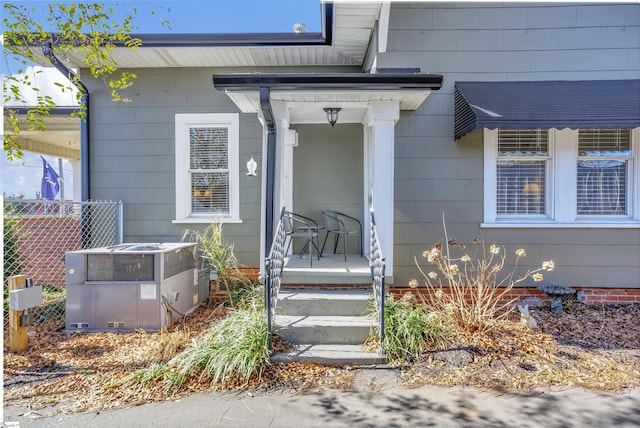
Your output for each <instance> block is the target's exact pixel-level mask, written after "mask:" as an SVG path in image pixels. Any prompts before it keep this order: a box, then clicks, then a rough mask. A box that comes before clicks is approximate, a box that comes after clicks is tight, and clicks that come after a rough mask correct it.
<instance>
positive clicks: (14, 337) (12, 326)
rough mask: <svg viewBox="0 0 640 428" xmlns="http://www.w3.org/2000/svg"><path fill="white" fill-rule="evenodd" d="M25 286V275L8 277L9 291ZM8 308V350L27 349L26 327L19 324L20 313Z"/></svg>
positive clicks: (18, 350)
mask: <svg viewBox="0 0 640 428" xmlns="http://www.w3.org/2000/svg"><path fill="white" fill-rule="evenodd" d="M26 286H27V277H26V276H24V275H15V276H10V277H9V291H11V290H18V289H20V288H25V287H26ZM23 312H24V311H14V310H13V309H9V352H21V351H24V350H25V349H27V327H22V326H21V325H20V320H21V318H22V313H23Z"/></svg>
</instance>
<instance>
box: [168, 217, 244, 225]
mask: <svg viewBox="0 0 640 428" xmlns="http://www.w3.org/2000/svg"><path fill="white" fill-rule="evenodd" d="M171 223H172V224H211V223H224V224H241V223H242V220H240V219H232V218H229V217H216V216H206V217H189V218H185V219H180V220H172V221H171Z"/></svg>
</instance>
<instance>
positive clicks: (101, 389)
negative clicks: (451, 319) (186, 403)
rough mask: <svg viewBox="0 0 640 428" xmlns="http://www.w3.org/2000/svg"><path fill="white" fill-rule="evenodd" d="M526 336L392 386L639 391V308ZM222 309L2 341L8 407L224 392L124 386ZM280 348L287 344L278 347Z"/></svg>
mask: <svg viewBox="0 0 640 428" xmlns="http://www.w3.org/2000/svg"><path fill="white" fill-rule="evenodd" d="M531 313H532V315H533V316H534V317H535V319H536V320H537V323H538V328H537V329H536V330H530V329H528V328H527V327H525V326H523V325H521V324H520V323H519V320H518V317H517V316H516V314H514V316H513V318H512V319H511V320H510V321H509V322H505V323H503V324H501V326H500V327H499V328H498V329H497V330H495V331H494V332H493V333H492V334H489V335H484V336H477V335H476V336H474V335H467V336H465V335H464V334H457V335H454V336H453V337H451V338H450V340H449V342H448V344H447V346H446V347H445V348H444V349H434V350H432V351H430V352H427V353H426V355H425V356H424V357H421V358H420V359H419V360H416V361H412V362H410V363H407V364H403V365H398V366H393V367H391V369H393V371H394V373H395V376H394V377H395V380H394V381H395V382H399V383H400V384H403V385H405V386H407V387H413V386H418V385H422V384H425V383H430V384H437V385H445V386H453V385H465V386H476V387H480V388H491V389H493V390H501V391H531V390H533V389H535V388H570V387H574V386H581V387H585V388H591V389H596V390H603V391H624V390H625V389H628V388H634V387H637V386H639V385H640V322H639V320H640V306H638V305H617V306H592V305H583V304H580V303H578V302H567V303H565V304H564V312H563V313H562V314H553V313H552V312H551V311H550V309H549V308H548V307H541V308H532V309H531ZM224 314H225V308H224V307H223V306H222V305H215V304H213V303H211V304H209V305H204V306H201V307H200V308H199V309H198V310H196V311H195V312H194V313H193V315H192V316H190V317H188V318H186V319H184V320H181V321H179V322H177V323H175V324H174V325H172V326H170V327H169V328H167V329H166V331H163V332H154V333H149V332H144V331H136V332H131V333H67V332H64V331H63V329H64V324H63V323H60V322H58V323H57V324H56V323H52V324H45V325H39V326H34V327H30V335H29V347H28V349H27V350H26V351H24V352H20V353H10V352H8V335H7V333H6V332H5V350H4V404H5V406H27V407H28V408H29V409H30V411H32V412H34V414H37V411H38V409H43V408H47V407H55V408H56V412H60V413H76V412H88V411H104V410H109V409H114V408H119V407H130V406H134V405H139V404H143V403H148V402H153V401H163V400H174V399H178V398H180V397H183V396H185V395H188V394H191V393H193V392H198V391H209V390H212V389H215V388H219V386H216V385H212V384H211V382H210V381H209V380H208V379H201V378H199V377H198V376H194V377H192V378H191V379H189V381H188V382H187V383H186V384H184V385H182V386H181V387H173V388H167V387H166V386H165V385H163V384H162V383H160V382H157V383H146V384H142V383H136V382H126V381H125V379H126V378H127V376H129V375H131V374H132V373H134V372H135V371H136V370H138V369H140V368H142V367H146V366H148V365H150V364H152V363H154V362H159V361H167V360H168V359H169V358H170V357H171V356H172V355H175V354H176V353H178V352H180V350H181V349H184V348H185V347H186V346H188V345H189V343H191V341H192V340H197V338H198V337H199V336H201V335H202V334H204V332H205V330H206V328H207V327H208V326H209V325H210V324H211V323H212V322H214V321H215V320H216V319H218V318H220V317H222V316H224ZM274 346H275V347H276V348H284V347H286V346H287V344H286V343H284V342H282V341H279V340H278V339H277V338H276V339H275V341H274ZM362 370H365V368H361V367H325V366H319V365H313V364H300V363H294V364H280V363H272V364H271V366H270V367H269V369H268V370H267V372H266V373H265V374H264V375H263V376H262V377H261V378H259V379H258V378H255V379H251V380H250V381H249V382H242V383H240V382H238V383H237V384H234V385H230V386H229V390H230V391H232V392H238V391H241V392H243V393H247V394H282V393H287V394H296V393H302V392H305V391H309V390H317V389H323V388H332V389H343V390H352V389H354V388H357V387H359V386H358V385H356V384H355V383H354V380H355V379H357V377H358V373H359V371H362Z"/></svg>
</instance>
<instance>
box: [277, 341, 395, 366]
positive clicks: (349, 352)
mask: <svg viewBox="0 0 640 428" xmlns="http://www.w3.org/2000/svg"><path fill="white" fill-rule="evenodd" d="M271 360H272V361H277V362H285V363H287V362H296V361H297V362H307V363H316V364H325V365H346V364H352V365H371V364H383V363H385V362H386V357H385V356H384V355H380V354H378V353H377V352H368V351H365V350H364V348H363V347H362V345H340V344H317V345H311V344H302V345H294V347H293V350H291V351H290V352H281V353H277V354H274V355H272V356H271Z"/></svg>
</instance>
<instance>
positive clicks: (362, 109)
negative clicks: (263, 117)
mask: <svg viewBox="0 0 640 428" xmlns="http://www.w3.org/2000/svg"><path fill="white" fill-rule="evenodd" d="M430 93H431V91H430V90H426V89H423V90H404V91H359V90H333V91H312V90H310V91H277V90H273V91H271V101H272V102H274V101H282V102H286V103H287V104H288V105H289V107H290V110H289V112H290V115H291V116H290V122H291V123H326V121H327V119H326V114H325V112H324V111H323V108H325V107H341V108H342V110H341V111H340V119H339V123H360V122H362V120H363V117H364V114H365V113H366V110H367V106H368V105H369V104H370V103H371V102H374V101H396V102H398V103H399V105H400V110H416V109H417V108H418V107H420V105H421V104H422V103H423V102H424V100H425V99H426V98H427V96H429V94H430ZM227 95H228V96H229V98H230V99H231V100H232V101H233V102H234V103H235V104H236V106H238V108H239V109H240V110H241V111H242V112H244V113H256V112H258V111H260V95H259V92H258V91H257V90H255V91H238V92H236V91H229V90H228V91H227Z"/></svg>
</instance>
